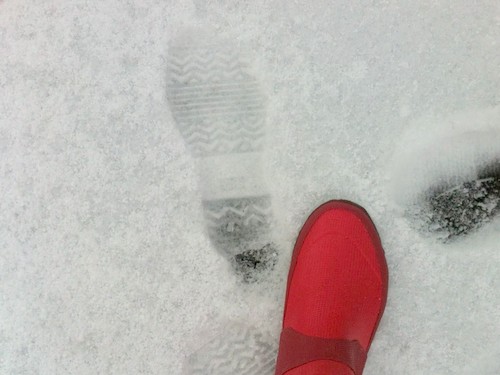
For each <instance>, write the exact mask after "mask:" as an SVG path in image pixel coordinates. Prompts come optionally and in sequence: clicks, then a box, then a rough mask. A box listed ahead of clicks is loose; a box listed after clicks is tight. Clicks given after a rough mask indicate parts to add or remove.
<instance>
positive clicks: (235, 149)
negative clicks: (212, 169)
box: [193, 142, 263, 158]
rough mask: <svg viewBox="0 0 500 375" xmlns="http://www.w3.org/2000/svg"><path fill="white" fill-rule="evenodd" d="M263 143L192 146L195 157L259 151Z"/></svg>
mask: <svg viewBox="0 0 500 375" xmlns="http://www.w3.org/2000/svg"><path fill="white" fill-rule="evenodd" d="M262 149H263V145H262V144H261V143H256V142H252V143H248V142H247V143H243V144H238V145H234V146H218V147H214V148H212V149H206V148H203V147H194V150H193V154H194V156H195V157H197V158H198V157H206V156H215V155H225V154H230V153H245V152H255V151H261V150H262Z"/></svg>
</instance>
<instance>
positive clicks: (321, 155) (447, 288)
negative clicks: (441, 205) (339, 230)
mask: <svg viewBox="0 0 500 375" xmlns="http://www.w3.org/2000/svg"><path fill="white" fill-rule="evenodd" d="M207 26H208V28H209V29H210V30H211V31H210V32H202V33H200V34H202V35H196V32H195V34H194V35H193V34H192V33H191V34H189V33H188V34H183V32H184V30H193V29H194V30H199V29H200V28H202V29H204V28H205V27H207ZM183 35H188V36H187V37H185V36H183ZM498 35H500V6H499V4H498V1H496V0H479V1H475V2H470V1H466V0H453V1H452V0H441V1H434V0H432V1H431V0H422V1H418V2H415V1H406V0H399V1H347V0H340V1H335V2H331V1H324V0H318V1H309V2H293V1H289V0H286V1H285V0H276V1H267V0H255V1H251V2H244V1H223V0H220V1H206V0H192V1H169V0H167V1H165V0H144V1H128V0H127V1H123V0H120V1H118V0H107V1H97V0H74V1H62V0H47V1H43V2H34V1H28V0H17V1H12V0H10V1H9V0H3V1H0V87H1V90H0V194H1V197H2V199H1V200H0V374H2V375H3V374H9V375H10V374H15V375H17V374H19V375H25V374H47V375H48V374H50V375H58V374H64V375H67V374H78V375H80V374H81V375H84V374H92V375H95V374H106V375H108V374H111V375H112V374H120V375H121V374H173V375H178V374H179V375H180V374H186V373H187V374H191V375H194V374H197V373H200V371H203V370H200V368H203V366H206V368H207V371H206V373H207V374H212V373H213V374H217V372H218V374H217V375H227V374H228V373H231V374H234V373H235V372H234V371H237V370H235V369H238V368H241V369H242V370H241V372H240V373H241V374H246V373H249V374H252V375H253V374H257V373H260V374H264V375H265V374H266V371H268V373H269V374H271V373H272V368H271V367H272V363H271V362H270V361H271V359H270V358H273V355H272V354H273V353H274V352H275V351H276V345H277V342H278V336H279V328H280V323H281V322H280V320H281V313H282V301H283V296H284V290H285V281H286V275H287V271H288V262H289V257H290V253H291V250H292V247H293V243H294V240H295V236H296V235H297V232H298V230H299V228H300V226H301V225H302V223H303V221H304V220H305V219H306V217H307V216H308V214H309V213H310V212H311V211H312V210H313V209H314V208H315V207H316V206H317V205H319V204H320V203H322V202H324V201H326V200H328V199H332V198H343V199H350V200H353V201H356V202H357V203H359V204H361V205H363V206H365V208H366V209H367V210H368V212H369V213H370V215H371V216H372V218H373V219H374V221H375V223H376V225H377V227H378V229H379V231H380V234H381V237H382V241H383V243H384V247H385V250H386V254H387V259H388V263H389V271H390V290H389V300H388V306H387V309H386V312H385V315H384V318H383V320H382V322H381V325H380V328H379V331H378V334H377V336H376V339H375V342H374V344H373V346H372V348H371V349H370V353H369V358H368V362H367V366H366V369H365V374H366V375H370V374H388V375H391V374H394V375H396V374H398V375H399V374H409V375H418V374H437V375H451V374H453V375H456V374H459V375H468V374H470V375H475V374H486V375H490V374H491V375H492V374H498V373H500V362H499V360H498V358H499V356H500V344H499V337H500V324H499V323H498V322H500V310H499V309H498V305H499V302H500V272H498V269H499V263H500V252H499V251H498V243H499V238H500V220H499V219H498V216H494V217H491V218H490V219H489V220H488V221H487V222H486V221H485V222H483V221H482V219H481V220H480V221H481V222H480V223H479V224H481V225H478V226H477V227H476V228H475V229H474V230H473V231H470V232H468V233H466V234H463V235H460V236H457V237H456V238H455V239H454V240H453V241H448V242H442V241H440V239H439V238H437V237H436V236H435V234H434V233H433V232H432V231H431V230H430V229H429V228H427V229H425V226H424V228H422V226H421V225H420V222H421V217H419V216H418V215H416V216H415V215H413V213H414V212H415V211H414V208H415V207H418V206H419V205H420V204H423V203H425V202H427V201H426V199H427V198H428V197H429V192H434V191H439V190H440V189H442V188H443V187H447V188H448V187H453V186H461V185H460V184H463V183H467V182H468V181H470V180H471V179H472V180H474V178H475V177H476V176H478V175H480V174H481V173H482V172H481V171H483V170H484V168H490V166H491V165H493V166H495V165H496V164H497V162H498V156H499V154H500V152H499V145H500V143H499V140H500V136H499V133H500V115H499V114H500V109H499V105H500V97H499V93H500V74H499V71H500V70H499V68H500V53H499V46H498ZM221 43H222V45H221ZM214 44H215V45H216V46H217V48H216V50H220V49H222V50H223V51H225V52H224V53H225V55H224V56H237V58H235V59H232V60H231V61H232V63H233V65H232V66H233V68H236V69H238V67H244V69H243V68H242V69H243V70H245V74H246V77H247V78H248V77H251V79H252V82H253V83H252V84H251V85H249V84H248V79H247V80H246V82H247V83H245V85H246V86H245V85H243V86H241V85H240V86H239V88H238V89H239V90H241V91H240V92H243V91H245V90H246V91H245V92H246V94H245V95H247V96H248V95H249V96H251V97H252V98H253V99H252V100H255V101H254V102H252V103H253V105H254V106H253V107H248V106H247V107H245V106H243V108H244V109H245V111H244V112H245V115H244V116H242V117H239V118H238V121H240V122H239V123H245V124H246V125H245V126H248V127H249V129H250V131H249V132H241V134H234V132H233V131H231V132H230V134H228V135H226V138H227V137H229V139H233V140H234V139H236V138H238V137H243V138H244V141H245V142H242V143H241V144H239V145H240V146H241V147H247V148H245V149H244V151H245V152H251V153H252V155H251V157H249V158H243V159H242V158H241V157H240V156H241V155H240V154H242V153H241V152H234V151H235V149H234V148H231V149H230V151H231V152H224V153H223V154H231V155H233V156H234V155H237V154H238V155H240V156H235V157H234V158H233V156H230V157H227V155H226V156H223V157H222V158H221V156H220V155H221V154H220V153H218V154H217V155H210V156H207V157H201V154H199V153H198V152H199V149H194V148H193V147H192V143H191V141H190V137H191V136H192V134H193V133H190V130H189V131H187V130H186V129H187V128H186V127H184V126H183V125H182V123H181V122H180V121H179V119H178V115H179V113H180V112H179V111H177V110H176V108H175V105H176V104H175V103H174V101H173V97H172V93H173V92H174V91H175V90H174V89H172V85H171V83H172V80H171V77H172V73H173V71H172V62H173V61H175V59H176V58H178V55H176V49H177V51H179V50H184V49H186V48H188V49H189V48H195V49H204V48H206V47H207V46H213V45H214ZM176 56H177V57H176ZM247 57H248V62H247V60H246V59H247ZM240 58H241V59H242V60H240ZM231 61H230V62H229V63H230V64H231ZM226 62H227V61H226ZM247 68H248V71H247V70H246V69H247ZM233 83H234V81H231V82H230V84H233ZM254 84H255V85H254ZM207 87H208V86H206V85H205V89H207ZM251 87H258V91H257V90H256V91H252V90H253V89H250V88H251ZM208 89H209V90H210V89H211V88H210V87H208ZM257 92H258V94H257ZM197 94H198V96H195V98H197V99H194V100H198V99H200V98H201V99H203V98H205V97H206V96H205V94H204V93H203V92H202V91H200V92H198V93H197ZM259 98H260V99H259ZM203 100H204V99H203ZM203 100H202V101H201V102H203ZM201 102H198V103H201ZM190 103H191V104H190ZM190 103H187V105H188V106H189V105H193V104H192V103H193V99H192V97H191V102H190ZM184 105H186V103H184ZM224 105H226V106H229V107H230V108H231V110H234V108H235V106H238V105H242V103H241V101H238V100H234V98H233V101H229V102H225V103H224ZM205 108H206V107H205ZM249 108H251V109H252V111H253V112H252V114H253V116H254V118H253V119H251V116H250V115H249V112H248V109H249ZM256 109H257V110H258V111H257V112H259V111H260V109H265V111H263V114H262V116H263V117H262V118H260V117H259V118H258V120H259V121H261V122H259V123H262V127H260V125H258V126H257V125H255V123H254V122H253V121H254V120H255V118H256V117H258V116H261V114H260V112H259V115H258V116H257V115H256V111H255V110H256ZM207 110H208V112H210V113H212V112H213V111H211V110H210V108H208V109H206V110H205V111H207ZM197 113H198V114H199V113H201V112H200V111H199V110H198V112H197ZM245 121H246V122H245ZM189 124H191V125H192V126H201V125H200V124H201V123H191V122H190V123H189ZM249 124H250V125H249ZM209 125H210V126H212V124H209ZM226 125H227V126H228V127H229V128H231V125H228V124H226ZM236 128H238V126H236ZM231 129H232V128H231ZM186 131H187V133H186ZM221 131H222V130H220V129H219V130H217V129H216V130H215V133H212V134H220V132H221ZM224 131H225V130H224ZM217 132H219V133H217ZM209 133H210V132H209ZM252 133H253V135H252V136H249V135H248V134H252ZM231 137H233V138H231ZM195 138H196V137H195ZM245 138H247V139H245ZM208 139H209V141H207V142H205V145H212V143H211V142H212V140H213V139H212V138H208ZM238 139H240V138H238ZM191 140H192V139H191ZM246 141H248V142H246ZM245 144H246V145H245ZM248 144H250V145H252V146H251V147H250V149H248ZM255 144H258V146H256V147H254V146H253V145H255ZM225 145H226V146H227V143H225ZM240 146H238V147H240ZM242 150H243V149H242V148H241V149H240V148H238V149H237V151H242ZM257 154H258V155H257ZM203 156H205V154H204V155H203ZM213 158H215V159H213ZM201 159H206V160H201ZM235 160H236V161H235ZM243 165H244V166H245V168H242V166H243ZM214 170H217V171H219V170H223V171H224V173H222V175H217V174H216V173H215V172H213V171H214ZM246 171H247V172H246ZM244 172H245V173H244ZM227 176H228V177H232V179H231V178H230V179H229V181H226V180H224V177H227ZM235 176H236V177H238V178H234V177H235ZM245 178H247V180H249V181H251V182H249V183H243V184H241V181H242V179H243V180H245ZM235 181H236V182H235ZM238 181H239V182H238ZM233 183H234V184H233ZM221 184H222V185H223V186H224V187H225V189H220V186H221ZM242 189H243V190H242ZM245 189H253V190H252V194H253V195H252V194H250V193H248V192H247V190H245ZM242 192H243V193H242ZM257 193H258V194H257ZM221 194H223V195H224V194H227V196H222V197H221ZM234 194H235V195H234ZM243 196H245V197H246V198H248V197H249V196H253V197H255V196H259V197H262V196H265V197H266V200H265V202H266V207H267V206H268V208H266V209H265V210H262V208H261V207H260V206H259V209H258V210H254V211H253V215H256V213H257V212H265V214H264V217H265V218H266V219H265V220H264V221H263V222H262V221H258V222H260V223H269V225H267V224H265V225H260V226H259V225H257V227H256V228H257V229H256V231H255V232H253V231H249V232H242V237H238V236H237V235H236V236H234V238H232V237H231V234H232V233H237V232H234V228H238V226H235V225H234V223H236V222H237V219H236V218H234V217H231V218H229V219H228V221H227V225H225V226H223V227H224V228H225V232H224V231H222V232H221V231H216V233H219V234H220V236H219V234H218V236H219V237H216V240H214V233H213V232H210V227H209V226H208V225H207V223H209V220H207V217H210V216H209V213H210V212H212V211H213V210H214V209H216V210H219V209H220V207H219V206H214V205H213V204H212V203H213V202H214V201H218V200H219V198H222V199H233V198H238V199H239V203H238V204H240V206H238V207H237V208H234V207H233V208H232V209H229V210H225V212H233V213H235V211H236V212H240V213H241V212H245V207H251V206H252V205H253V204H255V201H245V200H242V199H241V198H243ZM467 199H468V198H467ZM207 202H211V203H207ZM242 202H243V203H242ZM245 202H246V203H245ZM248 202H250V203H248ZM490 203H491V202H490ZM241 204H243V207H242V206H241ZM491 204H493V203H491ZM488 207H490V206H488ZM491 210H492V211H491V212H493V208H492V209H491ZM246 212H247V213H249V212H250V211H249V210H248V209H247V211H246ZM252 217H253V216H252ZM252 220H253V219H252ZM252 220H250V221H249V222H252ZM221 233H222V234H221ZM247 233H257V237H259V238H261V239H262V242H261V243H259V244H252V245H251V246H242V248H244V249H247V248H250V249H251V250H253V251H256V252H253V253H245V250H243V252H240V251H239V250H240V249H238V251H235V252H234V253H231V252H229V253H228V252H227V251H226V250H221V247H220V246H223V247H224V246H225V248H226V249H227V246H226V245H227V243H226V242H225V241H226V240H228V238H229V240H228V241H229V243H230V244H232V245H234V244H235V243H236V244H237V246H240V245H241V243H243V242H244V241H243V242H238V238H243V240H245V236H246V234H247ZM228 236H229V237H228ZM250 237H251V236H250ZM271 242H272V246H269V247H266V244H268V243H271ZM232 245H231V246H232ZM237 246H236V247H237ZM261 249H266V250H264V251H261V252H259V250H261ZM264 253H265V254H271V255H273V254H274V253H277V254H278V256H277V258H276V257H274V255H273V259H274V260H273V261H272V262H271V263H272V264H274V263H276V264H275V265H274V266H273V267H271V268H272V270H270V269H269V268H267V270H268V271H269V272H260V271H261V270H259V269H257V267H256V265H257V264H258V261H259V259H258V257H260V256H262V254H264ZM241 254H243V255H242V256H240V258H239V260H240V261H241V262H242V264H244V265H248V266H249V267H253V266H255V269H256V271H257V272H255V273H252V278H253V279H252V281H254V282H252V283H246V282H244V281H243V280H242V277H241V275H240V274H238V273H236V272H235V267H234V266H232V265H231V262H228V259H229V260H230V258H231V256H237V255H241ZM252 264H253V266H252ZM219 343H220V344H219ZM218 348H220V351H219V350H218ZM225 353H228V354H227V356H228V357H230V358H231V361H232V363H234V367H232V366H233V365H229V367H231V368H230V369H229V368H228V367H227V362H223V361H222V362H220V363H221V365H216V363H219V362H217V360H220V358H224V356H225ZM212 358H213V359H214V360H212ZM248 358H255V359H256V360H255V362H254V366H253V367H247V366H250V365H248V363H249V362H251V361H249V360H248ZM200 366H201V367H200ZM224 366H226V367H224ZM238 366H239V367H238ZM196 371H198V372H196ZM210 371H212V372H210ZM227 371H230V372H227ZM238 371H239V370H238ZM245 371H246V372H245ZM252 371H253V373H252ZM201 373H203V372H201Z"/></svg>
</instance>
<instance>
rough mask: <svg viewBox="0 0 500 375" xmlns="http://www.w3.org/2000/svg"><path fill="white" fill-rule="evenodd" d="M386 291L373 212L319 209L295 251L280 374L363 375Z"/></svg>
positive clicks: (330, 205) (336, 206)
mask: <svg viewBox="0 0 500 375" xmlns="http://www.w3.org/2000/svg"><path fill="white" fill-rule="evenodd" d="M387 288H388V271H387V263H386V260H385V255H384V250H383V249H382V244H381V242H380V238H379V236H378V233H377V230H376V228H375V225H374V224H373V222H372V221H371V219H370V217H369V216H368V214H367V213H366V211H365V210H364V209H363V208H361V207H360V206H358V205H355V204H354V203H351V202H347V201H330V202H327V203H325V204H323V205H322V206H320V207H319V208H317V209H316V210H315V211H314V212H313V213H312V214H311V216H310V217H309V218H308V219H307V221H306V223H305V224H304V227H303V228H302V230H301V232H300V234H299V237H298V239H297V242H296V244H295V248H294V251H293V256H292V262H291V265H290V272H289V274H288V286H287V292H286V300H285V309H284V316H283V329H282V333H281V339H280V348H279V354H278V360H277V364H276V375H285V374H286V375H361V374H362V373H363V369H364V366H365V362H366V356H367V353H368V350H369V348H370V345H371V343H372V340H373V337H374V335H375V332H376V330H377V327H378V324H379V322H380V319H381V317H382V314H383V311H384V308H385V303H386V300H387Z"/></svg>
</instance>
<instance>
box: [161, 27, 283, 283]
mask: <svg viewBox="0 0 500 375" xmlns="http://www.w3.org/2000/svg"><path fill="white" fill-rule="evenodd" d="M167 97H168V101H169V105H170V108H171V110H172V114H173V117H174V119H175V121H176V124H177V127H178V129H179V131H180V133H181V134H182V136H183V138H184V140H185V142H186V143H187V146H188V148H189V150H190V151H191V153H192V155H193V156H194V157H195V159H196V162H197V168H198V175H199V183H200V188H201V191H202V197H203V202H202V205H203V210H204V216H205V221H206V227H207V230H208V234H209V236H210V239H211V241H212V243H213V244H214V246H215V247H216V248H217V250H219V251H220V252H221V254H223V255H224V256H225V257H227V258H228V259H229V260H230V261H231V263H232V264H233V265H234V267H235V269H236V270H237V272H238V273H240V274H241V275H242V276H243V278H244V280H246V281H250V280H253V279H255V278H256V276H257V275H258V274H259V273H260V272H261V271H264V270H269V269H272V268H273V266H274V265H275V263H276V257H277V251H276V249H275V246H274V244H273V241H272V233H271V232H272V231H271V224H272V217H273V215H272V212H271V197H270V195H269V193H268V190H267V187H266V185H265V183H264V179H263V174H262V162H263V161H262V150H263V146H264V136H265V98H264V96H263V95H262V93H261V91H260V89H259V84H258V81H257V80H256V78H255V77H254V75H253V73H252V71H251V67H250V64H249V63H248V61H247V59H245V57H244V54H243V53H241V52H240V50H239V49H238V48H237V47H236V46H235V45H234V44H232V43H231V42H230V41H227V40H223V39H219V38H218V37H216V36H214V34H211V33H210V32H207V31H205V30H197V31H188V32H185V33H183V34H182V35H181V36H179V37H178V38H176V39H175V40H173V41H172V42H171V43H170V48H169V64H168V89H167Z"/></svg>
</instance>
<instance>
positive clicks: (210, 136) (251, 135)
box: [182, 127, 264, 143]
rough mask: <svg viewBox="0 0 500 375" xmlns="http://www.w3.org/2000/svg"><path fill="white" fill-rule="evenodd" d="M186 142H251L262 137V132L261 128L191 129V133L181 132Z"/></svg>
mask: <svg viewBox="0 0 500 375" xmlns="http://www.w3.org/2000/svg"><path fill="white" fill-rule="evenodd" d="M182 134H183V136H184V137H185V139H186V140H188V141H190V142H206V143H212V142H216V141H223V140H227V141H235V140H238V139H243V140H248V141H251V140H252V139H255V138H260V137H263V136H264V131H263V129H262V128H261V127H259V128H257V129H249V128H240V129H235V130H233V129H229V130H226V129H224V128H219V129H215V130H213V129H207V130H204V129H193V130H192V131H191V132H182Z"/></svg>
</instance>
